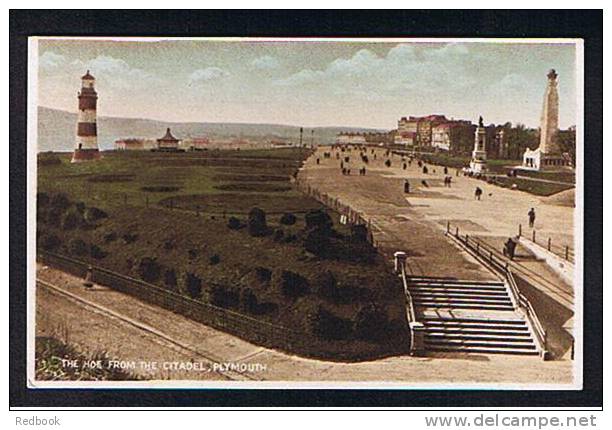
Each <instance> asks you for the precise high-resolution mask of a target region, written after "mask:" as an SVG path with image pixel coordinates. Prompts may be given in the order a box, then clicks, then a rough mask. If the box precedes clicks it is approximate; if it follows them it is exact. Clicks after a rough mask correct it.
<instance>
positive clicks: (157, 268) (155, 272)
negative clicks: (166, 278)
mask: <svg viewBox="0 0 612 430" xmlns="http://www.w3.org/2000/svg"><path fill="white" fill-rule="evenodd" d="M161 270H162V267H161V265H160V264H159V263H158V262H157V260H156V259H155V258H151V257H144V258H143V259H141V260H140V264H139V265H138V275H139V276H140V279H142V280H143V281H145V282H149V283H155V282H157V281H158V280H159V278H160V276H161Z"/></svg>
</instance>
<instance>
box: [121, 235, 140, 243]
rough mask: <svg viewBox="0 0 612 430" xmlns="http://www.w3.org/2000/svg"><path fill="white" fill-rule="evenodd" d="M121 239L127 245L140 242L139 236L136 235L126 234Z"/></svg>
mask: <svg viewBox="0 0 612 430" xmlns="http://www.w3.org/2000/svg"><path fill="white" fill-rule="evenodd" d="M121 238H122V239H123V241H124V242H125V243H126V244H130V243H134V242H136V241H137V240H138V235H137V234H136V233H124V234H123V235H122V236H121Z"/></svg>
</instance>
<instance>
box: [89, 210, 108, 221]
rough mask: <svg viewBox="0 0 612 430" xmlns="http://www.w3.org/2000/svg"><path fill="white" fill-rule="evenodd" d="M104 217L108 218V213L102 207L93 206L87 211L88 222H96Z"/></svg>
mask: <svg viewBox="0 0 612 430" xmlns="http://www.w3.org/2000/svg"><path fill="white" fill-rule="evenodd" d="M103 218H108V214H107V213H106V212H104V211H103V210H102V209H98V208H94V207H91V208H87V210H86V211H85V220H87V222H96V221H99V220H101V219H103Z"/></svg>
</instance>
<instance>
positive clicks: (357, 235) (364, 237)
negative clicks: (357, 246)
mask: <svg viewBox="0 0 612 430" xmlns="http://www.w3.org/2000/svg"><path fill="white" fill-rule="evenodd" d="M351 239H352V240H353V241H355V242H367V241H368V228H367V227H366V226H365V225H363V224H357V225H353V226H352V227H351Z"/></svg>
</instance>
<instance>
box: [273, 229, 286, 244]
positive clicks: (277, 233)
mask: <svg viewBox="0 0 612 430" xmlns="http://www.w3.org/2000/svg"><path fill="white" fill-rule="evenodd" d="M284 237H285V232H284V231H283V229H282V228H278V229H276V230H274V236H273V240H274V242H281V241H282V240H283V239H284Z"/></svg>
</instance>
